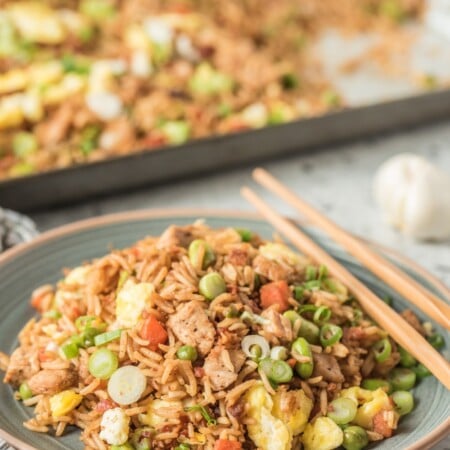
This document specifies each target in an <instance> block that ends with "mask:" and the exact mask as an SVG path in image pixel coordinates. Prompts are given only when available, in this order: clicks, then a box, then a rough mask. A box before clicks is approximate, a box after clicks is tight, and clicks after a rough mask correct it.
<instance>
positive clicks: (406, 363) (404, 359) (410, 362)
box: [398, 347, 417, 368]
mask: <svg viewBox="0 0 450 450" xmlns="http://www.w3.org/2000/svg"><path fill="white" fill-rule="evenodd" d="M398 352H399V353H400V365H401V366H402V367H407V368H410V367H413V366H415V365H416V363H417V361H416V359H415V358H414V357H413V356H412V355H410V354H409V353H408V352H407V351H406V350H405V349H404V348H402V347H398Z"/></svg>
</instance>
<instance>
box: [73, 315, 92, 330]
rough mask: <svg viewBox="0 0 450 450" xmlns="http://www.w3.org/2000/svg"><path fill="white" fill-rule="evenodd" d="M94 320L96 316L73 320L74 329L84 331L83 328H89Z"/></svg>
mask: <svg viewBox="0 0 450 450" xmlns="http://www.w3.org/2000/svg"><path fill="white" fill-rule="evenodd" d="M94 320H97V317H96V316H80V317H77V319H76V320H75V327H76V328H77V330H78V331H84V329H85V328H87V327H89V326H90V325H91V323H92V322H94Z"/></svg>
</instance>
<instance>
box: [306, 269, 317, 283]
mask: <svg viewBox="0 0 450 450" xmlns="http://www.w3.org/2000/svg"><path fill="white" fill-rule="evenodd" d="M316 278H317V267H316V266H306V268H305V281H311V280H315V279H316Z"/></svg>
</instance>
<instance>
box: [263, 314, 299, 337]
mask: <svg viewBox="0 0 450 450" xmlns="http://www.w3.org/2000/svg"><path fill="white" fill-rule="evenodd" d="M261 316H262V317H264V318H265V319H268V322H266V323H265V324H264V325H263V329H264V331H266V332H267V333H269V334H271V335H273V336H274V337H276V338H278V339H280V340H281V341H286V342H290V341H292V339H293V331H292V325H291V321H290V320H289V319H288V318H286V317H284V316H283V315H282V314H280V313H279V312H278V311H275V310H274V309H272V308H269V309H266V310H264V311H263V312H262V313H261Z"/></svg>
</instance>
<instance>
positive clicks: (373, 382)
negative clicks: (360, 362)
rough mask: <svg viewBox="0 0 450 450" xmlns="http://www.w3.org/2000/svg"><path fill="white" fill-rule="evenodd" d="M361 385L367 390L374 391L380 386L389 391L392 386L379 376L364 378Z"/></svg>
mask: <svg viewBox="0 0 450 450" xmlns="http://www.w3.org/2000/svg"><path fill="white" fill-rule="evenodd" d="M361 387H362V388H363V389H367V390H368V391H376V390H377V389H379V388H381V389H383V391H385V392H388V393H389V392H391V390H392V386H391V383H389V381H386V380H382V379H381V378H366V379H365V380H363V381H362V383H361Z"/></svg>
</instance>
